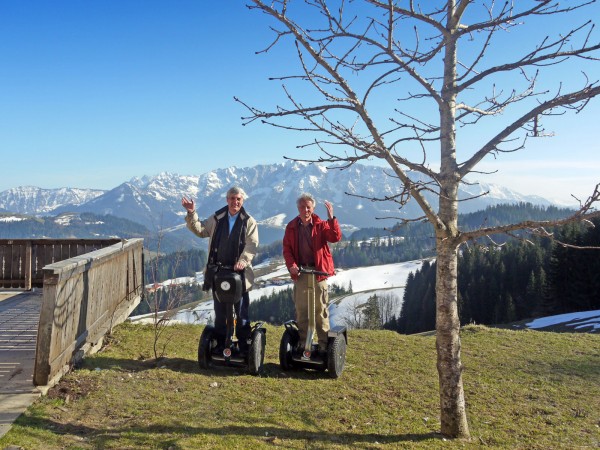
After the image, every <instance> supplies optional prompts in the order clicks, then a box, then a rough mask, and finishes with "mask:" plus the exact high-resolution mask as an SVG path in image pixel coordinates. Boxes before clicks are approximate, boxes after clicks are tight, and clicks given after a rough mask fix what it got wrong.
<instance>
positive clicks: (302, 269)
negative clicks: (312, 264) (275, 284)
mask: <svg viewBox="0 0 600 450" xmlns="http://www.w3.org/2000/svg"><path fill="white" fill-rule="evenodd" d="M301 273H307V274H309V275H324V276H326V277H328V276H330V275H331V274H329V273H327V272H322V271H320V270H315V269H307V268H306V267H302V266H300V267H299V268H298V275H300V274H301Z"/></svg>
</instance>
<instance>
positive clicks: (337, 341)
mask: <svg viewBox="0 0 600 450" xmlns="http://www.w3.org/2000/svg"><path fill="white" fill-rule="evenodd" d="M302 273H305V274H308V275H309V278H308V330H307V333H306V341H305V342H300V333H299V331H298V325H297V324H296V321H295V320H288V321H287V322H285V323H284V324H283V325H284V326H285V331H284V332H283V336H282V337H281V343H280V345H279V364H280V366H281V368H282V369H283V370H291V369H293V368H306V369H315V370H321V371H324V370H327V372H328V374H329V376H330V377H331V378H338V377H339V376H340V375H341V374H342V371H343V370H344V364H345V362H346V344H347V343H348V336H347V332H346V327H345V326H343V325H338V326H335V327H333V328H332V329H330V330H329V332H328V333H327V353H326V354H325V355H323V354H321V353H320V352H319V351H318V349H319V344H318V343H314V342H313V337H314V334H315V301H316V300H315V281H316V275H329V274H328V273H326V272H320V271H318V270H312V269H306V268H303V267H300V274H302Z"/></svg>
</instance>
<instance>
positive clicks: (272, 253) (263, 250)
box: [252, 229, 283, 266]
mask: <svg viewBox="0 0 600 450" xmlns="http://www.w3.org/2000/svg"><path fill="white" fill-rule="evenodd" d="M259 233H260V229H259ZM282 254H283V242H282V241H275V242H273V243H271V244H269V245H261V246H260V247H259V250H258V253H257V254H256V256H255V257H254V259H253V260H252V264H253V265H255V266H256V265H257V264H260V263H261V262H264V261H266V260H267V259H269V258H281V256H282Z"/></svg>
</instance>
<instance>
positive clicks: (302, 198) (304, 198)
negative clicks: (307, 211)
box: [296, 192, 317, 206]
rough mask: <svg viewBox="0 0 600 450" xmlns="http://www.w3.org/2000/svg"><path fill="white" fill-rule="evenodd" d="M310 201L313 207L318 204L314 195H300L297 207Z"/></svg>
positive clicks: (306, 193)
mask: <svg viewBox="0 0 600 450" xmlns="http://www.w3.org/2000/svg"><path fill="white" fill-rule="evenodd" d="M308 201H310V202H312V204H313V206H315V205H316V204H317V202H316V201H315V198H314V197H313V196H312V194H309V193H308V192H303V193H302V194H300V197H298V199H297V200H296V206H300V202H308Z"/></svg>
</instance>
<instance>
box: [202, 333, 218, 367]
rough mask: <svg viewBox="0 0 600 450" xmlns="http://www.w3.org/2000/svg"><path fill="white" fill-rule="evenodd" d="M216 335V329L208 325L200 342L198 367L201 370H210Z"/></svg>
mask: <svg viewBox="0 0 600 450" xmlns="http://www.w3.org/2000/svg"><path fill="white" fill-rule="evenodd" d="M214 334H215V328H214V327H212V326H210V325H207V326H206V327H204V331H202V334H201V335H200V342H199V343H198V365H199V366H200V369H208V368H210V365H211V361H212V356H211V354H212V350H213V345H214V342H215V337H214Z"/></svg>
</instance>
